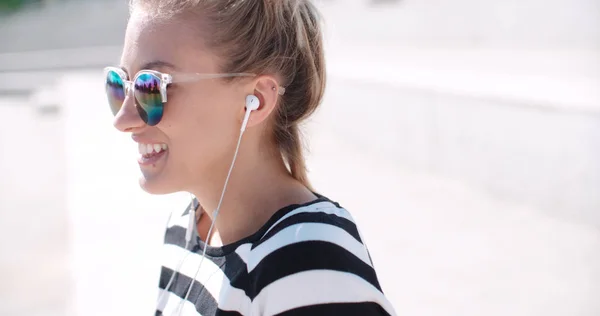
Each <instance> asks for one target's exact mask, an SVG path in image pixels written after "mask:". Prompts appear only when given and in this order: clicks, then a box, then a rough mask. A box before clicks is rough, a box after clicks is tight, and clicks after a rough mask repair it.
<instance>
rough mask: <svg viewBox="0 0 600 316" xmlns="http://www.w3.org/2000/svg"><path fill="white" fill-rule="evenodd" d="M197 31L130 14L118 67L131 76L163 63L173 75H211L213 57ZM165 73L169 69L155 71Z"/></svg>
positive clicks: (186, 23)
mask: <svg viewBox="0 0 600 316" xmlns="http://www.w3.org/2000/svg"><path fill="white" fill-rule="evenodd" d="M203 42H204V40H203V38H202V36H201V32H200V31H199V30H198V27H197V26H195V25H192V23H191V21H188V20H185V19H176V18H173V19H168V20H167V19H159V18H155V17H153V16H151V15H149V14H146V13H145V12H143V11H134V12H132V14H131V16H130V18H129V22H128V24H127V31H126V33H125V43H124V46H123V54H122V56H121V66H122V67H123V68H124V69H125V70H126V71H127V72H128V73H129V75H130V76H131V75H133V74H134V73H135V72H138V71H139V70H141V67H142V66H143V65H145V64H148V63H155V62H156V61H159V62H166V63H168V64H172V65H174V66H175V67H174V68H175V69H174V70H177V71H183V72H215V71H216V68H218V67H217V59H216V56H215V55H213V54H212V53H211V52H209V51H208V49H206V48H205V47H204V45H203ZM153 68H154V69H156V70H160V71H167V70H171V69H165V68H164V67H163V68H162V69H158V68H161V67H153Z"/></svg>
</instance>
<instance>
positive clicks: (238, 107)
mask: <svg viewBox="0 0 600 316" xmlns="http://www.w3.org/2000/svg"><path fill="white" fill-rule="evenodd" d="M130 11H131V12H130V20H129V23H128V26H127V31H126V36H125V46H124V50H123V55H122V58H121V67H120V68H112V67H108V68H107V69H106V75H107V77H106V90H107V94H108V98H109V103H110V106H111V109H112V111H113V113H114V114H115V120H114V125H115V127H116V128H117V129H119V130H120V131H122V132H125V133H131V135H132V138H133V140H134V141H135V142H137V143H138V144H139V152H140V156H139V158H138V162H139V165H140V169H141V171H142V176H141V179H140V185H141V187H142V188H143V189H144V190H146V191H147V192H149V193H152V194H166V193H171V192H177V191H187V192H190V193H191V194H193V196H194V197H195V199H193V201H192V203H190V207H189V208H188V209H187V210H185V212H183V214H181V215H179V214H178V215H176V216H172V218H171V219H170V223H169V225H168V227H167V231H166V234H165V246H164V255H165V257H164V266H163V269H162V271H161V277H160V282H159V287H160V291H159V298H158V303H157V311H156V314H157V315H204V316H207V315H393V314H394V311H393V308H392V307H391V305H390V303H389V302H388V301H387V300H386V298H385V296H384V295H383V293H382V291H381V287H380V286H379V282H378V280H377V276H376V273H375V270H374V269H373V263H372V262H371V259H370V257H369V254H368V252H367V249H366V247H365V246H364V245H363V243H362V239H361V237H360V235H359V233H358V229H357V227H356V225H355V223H354V222H353V220H352V217H351V216H350V214H349V213H348V212H347V211H346V210H345V209H343V208H342V207H340V206H339V204H337V203H334V202H332V201H330V200H328V199H327V198H325V197H324V196H321V195H319V194H317V193H315V192H313V190H312V189H311V186H310V184H309V182H308V179H307V176H306V170H305V164H304V160H303V156H302V146H301V143H302V140H301V138H300V133H299V130H298V125H299V124H300V122H302V120H304V119H305V118H307V117H308V116H309V115H310V114H311V113H313V112H314V111H315V109H316V108H317V106H318V105H319V103H320V102H321V99H322V97H323V92H324V87H325V65H324V58H323V42H322V34H321V30H320V28H319V24H318V19H317V11H316V9H315V7H314V6H313V5H312V4H311V3H310V2H309V1H305V0H229V1H225V0H133V1H132V2H131V3H130ZM242 136H243V142H242ZM240 144H241V146H240ZM234 167H235V168H234Z"/></svg>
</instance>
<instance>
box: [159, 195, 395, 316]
mask: <svg viewBox="0 0 600 316" xmlns="http://www.w3.org/2000/svg"><path fill="white" fill-rule="evenodd" d="M188 216H189V212H187V211H186V212H185V213H184V214H183V215H182V216H178V217H177V218H172V219H171V220H170V223H169V225H168V226H167V231H166V234H165V245H164V249H163V251H164V254H163V255H164V264H163V268H162V271H161V278H160V282H159V288H160V293H159V295H160V296H159V297H160V298H162V300H161V301H160V302H158V309H157V311H156V315H165V316H170V315H177V314H176V313H175V312H176V311H177V309H178V308H180V305H182V314H181V315H202V316H212V315H253V316H255V315H256V316H257V315H260V316H263V315H286V316H293V315H395V312H394V309H393V307H392V306H391V304H390V303H389V301H388V300H387V299H386V297H385V296H384V294H383V292H382V290H381V287H380V285H379V281H378V279H377V275H376V273H375V270H374V268H373V263H372V261H371V258H370V256H369V253H368V251H367V248H366V247H365V245H364V244H363V242H362V238H361V236H360V233H359V231H358V228H357V227H356V224H355V222H354V220H353V219H352V216H351V215H350V213H348V211H346V210H345V209H344V208H342V207H340V206H339V205H338V204H337V203H333V202H331V201H329V200H328V199H326V198H325V197H321V196H320V197H319V199H317V200H315V201H314V202H311V203H307V204H304V205H291V206H288V207H286V208H283V209H281V210H279V211H278V212H277V213H276V214H275V215H274V216H273V217H272V218H271V219H270V220H269V221H268V222H267V223H266V224H265V225H264V226H263V227H262V228H261V229H260V230H259V231H258V232H257V233H255V234H254V235H252V236H250V237H248V238H245V239H243V240H241V241H239V242H236V243H234V244H231V245H227V246H224V247H219V248H216V247H208V248H207V249H206V258H205V259H204V261H203V263H202V266H201V269H200V271H198V274H197V275H196V278H195V279H194V278H193V277H194V275H195V274H196V271H197V269H198V265H199V264H200V261H201V259H202V258H201V257H202V250H203V247H204V246H205V245H204V243H203V242H202V241H201V240H200V239H199V237H198V235H197V234H195V240H194V241H193V242H192V243H191V245H190V247H189V249H184V246H185V227H186V226H187V223H188ZM184 258H185V260H183V264H182V263H181V262H182V259H184ZM178 267H180V269H179V273H178V274H176V276H175V279H174V282H173V284H172V285H171V286H170V288H169V289H168V292H165V290H164V288H165V287H166V285H167V282H168V281H169V279H170V278H171V276H172V274H173V273H174V271H175V270H177V268H178ZM191 282H194V286H193V288H192V291H191V294H190V296H189V297H188V299H187V300H185V301H183V298H184V297H185V294H186V292H187V289H188V287H189V285H190V283H191Z"/></svg>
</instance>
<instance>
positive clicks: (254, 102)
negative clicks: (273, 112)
mask: <svg viewBox="0 0 600 316" xmlns="http://www.w3.org/2000/svg"><path fill="white" fill-rule="evenodd" d="M259 106H260V100H258V97H257V96H255V95H254V94H250V95H248V96H247V97H246V110H250V111H254V110H257V109H258V107H259Z"/></svg>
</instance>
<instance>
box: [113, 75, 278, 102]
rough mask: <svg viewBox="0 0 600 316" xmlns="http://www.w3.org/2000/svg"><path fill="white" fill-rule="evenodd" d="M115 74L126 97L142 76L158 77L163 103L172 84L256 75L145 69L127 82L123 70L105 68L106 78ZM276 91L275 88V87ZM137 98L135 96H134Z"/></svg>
mask: <svg viewBox="0 0 600 316" xmlns="http://www.w3.org/2000/svg"><path fill="white" fill-rule="evenodd" d="M111 71H113V72H115V73H117V74H118V75H119V77H121V80H122V81H123V89H125V95H129V91H131V90H132V89H131V88H133V87H134V82H135V81H136V80H137V79H138V77H139V76H140V75H142V74H150V75H153V76H155V77H157V78H158V79H159V80H160V97H161V99H162V102H163V103H165V102H167V86H168V85H169V84H171V83H183V82H194V81H200V80H206V79H219V78H231V77H255V76H256V74H253V73H245V72H238V73H221V74H207V73H174V74H167V73H162V72H160V71H156V70H150V69H143V70H140V71H138V72H137V73H136V75H135V77H134V78H133V80H127V73H125V71H124V70H123V69H121V68H118V67H106V68H104V77H105V78H107V77H108V73H109V72H111ZM273 89H275V87H273ZM277 93H278V94H279V95H283V94H284V93H285V88H284V87H281V86H280V87H279V90H278V91H277ZM134 97H135V96H134Z"/></svg>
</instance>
